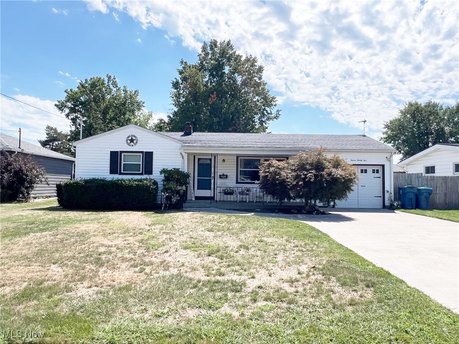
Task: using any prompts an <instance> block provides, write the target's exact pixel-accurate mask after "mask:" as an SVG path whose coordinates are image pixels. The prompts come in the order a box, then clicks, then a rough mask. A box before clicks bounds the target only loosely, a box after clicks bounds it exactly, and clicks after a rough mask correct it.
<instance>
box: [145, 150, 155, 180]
mask: <svg viewBox="0 0 459 344" xmlns="http://www.w3.org/2000/svg"><path fill="white" fill-rule="evenodd" d="M143 162H144V167H143V171H144V172H143V173H144V174H150V175H151V174H153V152H144V159H143Z"/></svg>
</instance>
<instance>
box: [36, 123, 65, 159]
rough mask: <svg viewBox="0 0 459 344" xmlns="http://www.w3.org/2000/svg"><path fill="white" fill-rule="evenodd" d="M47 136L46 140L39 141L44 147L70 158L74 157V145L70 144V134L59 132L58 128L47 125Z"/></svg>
mask: <svg viewBox="0 0 459 344" xmlns="http://www.w3.org/2000/svg"><path fill="white" fill-rule="evenodd" d="M45 134H46V138H45V139H44V140H38V142H40V144H41V145H42V147H45V148H47V149H50V150H52V151H55V152H58V153H62V154H66V155H69V156H73V155H74V154H73V152H72V145H71V143H70V142H69V134H68V133H65V132H63V131H59V130H58V129H57V128H56V127H52V126H50V125H47V126H46V129H45Z"/></svg>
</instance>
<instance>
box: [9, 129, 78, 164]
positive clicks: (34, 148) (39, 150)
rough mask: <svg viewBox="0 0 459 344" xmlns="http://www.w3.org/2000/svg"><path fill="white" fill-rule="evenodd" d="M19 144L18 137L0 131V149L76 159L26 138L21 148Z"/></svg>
mask: <svg viewBox="0 0 459 344" xmlns="http://www.w3.org/2000/svg"><path fill="white" fill-rule="evenodd" d="M18 146H19V142H18V138H16V137H13V136H10V135H6V134H1V133H0V149H1V150H5V151H12V152H21V153H26V154H31V155H39V156H45V157H47V158H54V159H61V160H70V161H75V159H74V158H72V157H70V156H67V155H64V154H61V153H57V152H53V151H52V150H49V149H46V148H43V147H42V146H38V145H34V144H31V143H29V142H26V141H24V140H22V142H21V148H19V147H18Z"/></svg>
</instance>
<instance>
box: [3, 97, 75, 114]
mask: <svg viewBox="0 0 459 344" xmlns="http://www.w3.org/2000/svg"><path fill="white" fill-rule="evenodd" d="M0 94H1V95H2V96H4V97H6V98H9V99H11V100H14V101H16V102H18V103H21V104H24V105H27V106H30V107H32V108H34V109H37V110H40V111H43V112H46V113H49V114H50V115H53V116H58V117H61V118H65V119H68V118H67V117H65V116H62V115H59V114H57V113H52V112H50V111H48V110H45V109H42V108H39V107H37V106H35V105H31V104H28V103H26V102H23V101H22V100H19V99H16V98H13V97H11V96H9V95H6V94H4V93H1V92H0Z"/></svg>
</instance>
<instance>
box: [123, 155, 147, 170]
mask: <svg viewBox="0 0 459 344" xmlns="http://www.w3.org/2000/svg"><path fill="white" fill-rule="evenodd" d="M121 172H122V173H139V174H140V173H142V153H122V154H121Z"/></svg>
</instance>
